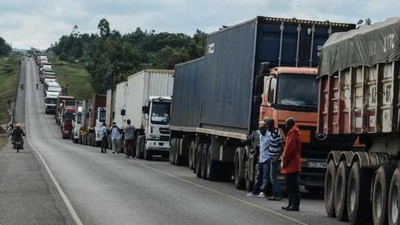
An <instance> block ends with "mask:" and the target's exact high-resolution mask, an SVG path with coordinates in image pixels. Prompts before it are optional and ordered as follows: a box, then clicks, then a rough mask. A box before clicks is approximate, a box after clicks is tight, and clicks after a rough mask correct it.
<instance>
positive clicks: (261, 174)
mask: <svg viewBox="0 0 400 225" xmlns="http://www.w3.org/2000/svg"><path fill="white" fill-rule="evenodd" d="M258 132H259V136H260V153H259V158H258V163H257V177H256V182H255V183H254V187H253V191H252V192H250V193H248V194H247V195H246V196H247V197H259V198H265V197H266V195H265V192H266V189H267V184H268V183H269V174H268V173H267V170H268V162H267V160H268V147H269V146H268V145H269V135H267V126H266V125H265V123H261V124H260V125H259V128H258Z"/></svg>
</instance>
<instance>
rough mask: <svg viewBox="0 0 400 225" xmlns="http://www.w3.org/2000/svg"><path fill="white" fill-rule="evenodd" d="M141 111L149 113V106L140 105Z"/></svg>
mask: <svg viewBox="0 0 400 225" xmlns="http://www.w3.org/2000/svg"><path fill="white" fill-rule="evenodd" d="M142 113H144V114H148V113H149V107H148V106H142Z"/></svg>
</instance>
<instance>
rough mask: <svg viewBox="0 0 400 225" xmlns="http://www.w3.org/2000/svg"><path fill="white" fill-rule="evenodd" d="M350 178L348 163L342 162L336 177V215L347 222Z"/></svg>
mask: <svg viewBox="0 0 400 225" xmlns="http://www.w3.org/2000/svg"><path fill="white" fill-rule="evenodd" d="M348 178H349V167H348V166H347V164H346V161H341V162H340V163H339V166H338V168H337V171H336V177H335V192H334V196H335V215H336V218H337V219H338V220H340V221H347V220H348V217H347V202H346V200H347V199H346V197H347V194H346V192H347V180H348Z"/></svg>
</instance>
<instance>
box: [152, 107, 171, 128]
mask: <svg viewBox="0 0 400 225" xmlns="http://www.w3.org/2000/svg"><path fill="white" fill-rule="evenodd" d="M170 107H171V103H170V102H153V107H152V109H151V123H153V124H169V113H170Z"/></svg>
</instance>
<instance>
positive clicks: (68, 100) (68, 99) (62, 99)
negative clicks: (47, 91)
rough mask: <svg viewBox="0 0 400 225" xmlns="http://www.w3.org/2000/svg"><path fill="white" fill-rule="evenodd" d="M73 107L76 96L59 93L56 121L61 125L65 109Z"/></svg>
mask: <svg viewBox="0 0 400 225" xmlns="http://www.w3.org/2000/svg"><path fill="white" fill-rule="evenodd" d="M67 106H68V107H73V106H75V97H73V96H65V95H58V97H57V104H56V112H55V115H54V118H55V120H56V123H57V124H58V125H60V126H61V119H62V113H63V110H64V109H65V108H66V107H67Z"/></svg>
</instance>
